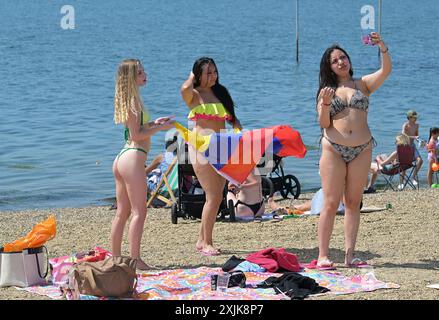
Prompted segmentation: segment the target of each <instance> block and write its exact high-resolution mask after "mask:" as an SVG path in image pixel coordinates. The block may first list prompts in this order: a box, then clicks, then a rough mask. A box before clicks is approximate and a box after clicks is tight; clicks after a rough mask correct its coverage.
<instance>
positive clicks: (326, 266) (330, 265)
mask: <svg viewBox="0 0 439 320" xmlns="http://www.w3.org/2000/svg"><path fill="white" fill-rule="evenodd" d="M305 268H308V269H316V270H336V269H337V268H336V267H335V266H334V262H332V261H330V260H328V259H325V260H322V261H320V263H319V262H318V261H317V260H312V261H311V262H310V263H309V264H307V265H305Z"/></svg>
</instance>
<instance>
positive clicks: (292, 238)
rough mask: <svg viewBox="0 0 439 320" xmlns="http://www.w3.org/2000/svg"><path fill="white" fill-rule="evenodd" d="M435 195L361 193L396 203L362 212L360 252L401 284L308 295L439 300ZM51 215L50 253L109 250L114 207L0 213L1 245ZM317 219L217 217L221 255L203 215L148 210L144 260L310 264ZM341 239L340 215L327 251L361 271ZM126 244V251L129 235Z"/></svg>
mask: <svg viewBox="0 0 439 320" xmlns="http://www.w3.org/2000/svg"><path fill="white" fill-rule="evenodd" d="M438 196H439V190H435V189H432V190H426V189H423V190H422V189H421V190H420V191H411V190H410V191H403V192H392V191H388V192H378V193H375V194H366V195H365V196H364V199H363V202H364V208H363V209H369V208H376V209H379V208H384V207H385V206H386V204H388V203H390V204H391V205H392V208H391V209H388V210H370V211H371V212H363V213H362V214H361V225H360V232H359V236H358V241H357V253H356V255H357V256H360V257H362V258H365V259H367V260H368V261H369V262H370V263H371V264H372V265H373V267H374V272H375V276H376V277H377V278H378V279H379V280H382V281H385V282H393V283H396V284H399V285H400V286H401V287H400V288H399V289H387V290H377V291H374V292H369V293H358V294H350V295H341V296H331V295H325V296H319V297H311V298H308V299H323V300H326V299H370V300H408V299H416V300H438V299H439V290H438V289H432V288H428V287H427V285H429V284H433V283H439V272H438V271H439V237H438V233H439V210H438V205H439V201H438ZM311 198H312V194H303V195H301V196H300V199H298V200H294V201H293V202H292V201H291V200H283V201H280V202H278V204H279V205H284V206H288V205H292V204H296V203H302V202H304V201H306V200H309V199H311ZM366 211H369V210H366ZM51 214H53V215H55V217H56V220H57V235H56V237H55V238H54V239H53V240H50V241H49V242H48V243H46V246H47V248H48V250H49V255H50V257H51V258H52V257H58V256H61V255H66V254H70V253H72V252H77V251H82V250H86V249H90V248H94V247H95V246H101V247H103V248H106V249H110V242H109V234H110V226H111V221H112V218H113V215H114V214H115V211H114V210H109V206H105V207H87V208H66V209H51V210H36V211H20V212H0V225H1V226H2V231H1V233H0V243H1V244H4V243H8V242H11V241H13V240H15V239H17V238H19V237H22V236H24V235H26V234H27V233H28V232H29V231H30V230H31V229H32V227H33V226H34V225H35V224H36V223H38V222H40V221H42V220H44V219H46V218H47V217H48V216H49V215H51ZM317 223H318V218H317V217H316V216H307V217H302V218H298V219H288V220H284V221H281V222H273V221H264V222H262V223H256V222H237V223H230V222H217V223H216V225H215V231H214V240H215V244H216V246H217V247H218V248H221V249H222V254H221V255H220V256H216V257H204V256H201V255H199V254H197V253H196V252H195V250H194V246H195V241H196V239H197V232H198V228H199V221H197V220H184V219H181V218H180V219H178V224H176V225H174V224H172V223H171V218H170V209H149V211H148V219H147V222H146V224H145V230H144V235H143V241H142V252H143V257H144V259H145V261H147V262H149V263H151V264H154V265H156V266H159V267H160V268H162V269H173V268H190V267H199V266H222V265H223V264H224V263H225V262H226V260H227V259H228V258H229V257H230V256H231V255H237V256H242V257H245V256H246V255H247V254H249V253H251V252H255V251H258V250H261V249H265V248H268V247H277V248H280V247H283V248H285V249H286V250H287V251H289V252H291V253H294V254H296V255H297V256H298V258H299V261H300V262H303V263H305V262H309V261H311V260H312V259H315V258H316V257H317V253H318V247H317ZM343 243H344V242H343V216H337V218H336V223H335V227H334V232H333V236H332V240H331V244H330V246H331V251H330V256H331V258H332V259H333V260H334V261H335V262H336V263H337V269H338V271H340V272H342V273H344V274H346V275H352V274H355V273H358V272H359V270H356V269H348V268H345V267H344V266H343V256H344V252H343V248H344V244H343ZM123 250H124V253H125V254H128V247H127V239H126V235H125V239H124V243H123ZM0 299H6V300H9V299H12V300H17V299H32V300H36V299H48V298H47V297H43V296H38V295H31V294H29V293H27V292H24V291H19V290H16V289H15V288H1V289H0Z"/></svg>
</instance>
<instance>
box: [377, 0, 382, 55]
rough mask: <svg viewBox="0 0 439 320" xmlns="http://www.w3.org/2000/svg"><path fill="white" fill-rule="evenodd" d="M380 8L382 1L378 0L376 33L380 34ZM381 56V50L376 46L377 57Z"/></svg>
mask: <svg viewBox="0 0 439 320" xmlns="http://www.w3.org/2000/svg"><path fill="white" fill-rule="evenodd" d="M381 8H382V2H381V0H378V33H379V34H380V36H381ZM380 57H381V51H380V48H378V58H380Z"/></svg>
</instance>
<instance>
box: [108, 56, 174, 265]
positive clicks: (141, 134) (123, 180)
mask: <svg viewBox="0 0 439 320" xmlns="http://www.w3.org/2000/svg"><path fill="white" fill-rule="evenodd" d="M146 79H147V77H146V73H145V71H144V69H143V65H142V63H141V62H140V61H139V60H137V59H127V60H124V61H122V62H121V63H120V65H119V68H118V71H117V78H116V88H115V94H114V122H115V123H116V124H119V123H123V124H124V125H125V146H124V147H123V148H122V150H121V151H120V152H119V154H118V155H117V156H116V159H114V162H113V174H114V178H115V182H116V202H117V209H116V210H117V211H116V215H115V217H114V219H113V222H112V225H111V250H112V254H113V255H114V256H120V255H121V254H122V249H121V247H122V237H123V232H124V229H125V225H126V222H127V221H128V218H129V217H130V215H132V218H131V221H130V224H129V230H128V241H129V250H130V256H131V258H133V259H136V260H137V268H138V269H140V270H148V269H150V268H151V266H149V265H148V264H146V263H145V262H144V261H143V260H142V259H141V257H140V242H141V240H142V234H143V228H144V223H145V218H146V201H145V199H146V190H147V188H146V173H145V161H146V157H147V154H148V151H149V147H150V145H151V136H152V135H153V134H155V133H157V132H159V131H161V130H169V129H171V128H173V127H174V124H173V123H174V121H173V120H171V119H170V117H162V118H158V119H156V120H155V121H149V120H150V116H149V114H148V112H147V111H146V110H145V109H144V106H143V102H142V98H141V96H140V92H139V88H140V87H141V86H144V85H145V84H146Z"/></svg>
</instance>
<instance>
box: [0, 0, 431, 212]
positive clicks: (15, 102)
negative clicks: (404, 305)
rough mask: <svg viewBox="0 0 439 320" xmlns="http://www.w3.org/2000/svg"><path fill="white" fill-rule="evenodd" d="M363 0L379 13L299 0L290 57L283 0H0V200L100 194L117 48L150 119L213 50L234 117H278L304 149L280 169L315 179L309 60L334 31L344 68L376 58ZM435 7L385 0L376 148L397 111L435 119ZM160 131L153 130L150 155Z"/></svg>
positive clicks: (26, 205) (117, 135) (106, 192)
mask: <svg viewBox="0 0 439 320" xmlns="http://www.w3.org/2000/svg"><path fill="white" fill-rule="evenodd" d="M365 5H372V6H373V7H374V8H375V16H376V21H375V23H378V1H377V0H375V1H367V3H366V2H362V1H351V0H341V1H337V2H331V1H324V0H314V1H300V6H299V12H298V13H299V14H298V16H299V21H298V22H299V23H298V25H299V31H300V33H299V35H300V41H299V44H300V48H299V63H296V55H295V53H296V47H295V37H296V6H295V2H294V1H289V0H253V1H235V0H222V1H201V0H194V1H182V0H173V1H170V0H167V1H152V0H147V1H124V2H122V1H116V0H106V1H88V2H86V1H78V0H72V1H68V3H63V2H62V1H49V0H45V1H24V0H16V1H13V2H11V1H1V2H0V27H1V29H0V57H1V62H2V63H1V65H2V68H1V76H0V110H1V117H0V137H1V142H2V143H1V148H0V210H21V209H33V208H53V207H80V206H88V205H100V204H107V203H109V202H110V201H111V199H112V198H113V197H114V179H113V176H112V171H111V165H112V161H113V159H114V157H115V155H116V154H117V153H118V151H119V150H120V149H121V147H122V146H123V143H124V141H123V127H122V126H116V125H114V123H113V108H114V107H113V97H114V79H115V73H116V69H117V65H118V64H119V63H120V61H121V60H122V59H124V58H139V59H140V60H141V61H142V62H143V64H144V67H145V70H146V71H147V73H148V84H147V86H146V87H145V88H142V90H141V94H142V97H143V100H144V102H145V105H146V106H147V108H148V109H149V111H150V113H151V114H152V117H159V116H166V115H176V119H177V121H179V122H182V123H184V124H187V122H186V117H187V112H188V109H187V107H186V106H185V104H184V102H183V100H182V98H181V96H180V92H179V89H180V86H181V84H182V83H183V81H185V80H186V79H187V77H188V75H189V72H190V70H191V67H192V65H193V62H194V61H195V60H196V59H197V58H198V57H200V56H210V57H212V58H214V59H215V61H216V63H217V66H218V71H219V77H220V81H221V83H223V84H224V85H225V86H226V87H227V88H228V89H229V91H230V93H231V95H232V97H233V99H234V101H235V103H236V105H237V109H236V113H237V115H238V116H239V119H240V120H241V122H242V124H243V126H244V128H246V129H253V128H261V127H268V126H272V125H277V124H289V125H291V126H293V128H294V129H296V130H298V131H299V132H300V133H301V135H302V138H303V141H304V143H305V144H306V145H307V146H308V153H307V155H306V157H305V158H304V159H296V158H286V159H284V168H285V172H286V173H287V174H294V175H295V176H296V177H297V178H298V179H299V181H300V183H301V186H302V190H303V191H306V190H317V189H318V188H319V187H320V176H319V174H318V171H319V170H318V165H317V163H318V158H319V137H320V128H319V125H318V123H317V117H316V112H315V96H316V90H317V87H318V73H319V64H320V58H321V56H322V54H323V52H324V50H325V49H326V48H327V47H328V46H330V45H331V44H332V43H334V42H338V43H339V44H340V45H341V46H342V47H344V48H345V49H346V50H347V51H348V53H349V54H350V57H351V60H352V63H353V68H354V72H355V74H354V75H355V76H356V77H360V76H361V75H364V74H368V73H371V72H374V71H375V70H377V69H378V68H379V66H380V62H379V57H378V49H377V48H376V47H371V46H365V45H364V44H363V43H362V41H361V33H362V30H361V25H360V22H361V18H362V17H363V16H364V14H362V11H361V10H362V7H363V6H365ZM72 9H73V10H72ZM72 13H73V15H72ZM438 16H439V4H438V3H437V1H434V0H430V1H422V2H415V1H409V0H402V1H398V2H394V1H383V7H382V38H383V39H384V40H385V41H386V44H387V45H388V47H389V52H390V54H391V57H392V60H393V71H392V74H391V75H390V77H389V79H388V80H387V81H386V82H385V83H384V84H383V86H382V87H381V88H380V89H379V90H378V91H377V92H375V93H374V94H373V95H372V96H371V100H370V109H369V125H370V128H371V130H372V134H373V136H374V137H375V139H376V140H377V142H378V146H377V148H376V149H375V150H374V155H376V154H380V153H384V152H385V153H389V152H391V151H392V150H393V149H394V144H393V142H394V137H395V135H396V134H397V133H398V132H400V131H401V127H402V124H403V123H404V121H406V118H405V113H406V111H407V110H409V109H416V110H417V111H418V114H419V115H420V117H419V119H418V121H419V123H420V135H421V137H422V138H423V139H424V140H426V139H427V138H428V129H429V127H431V126H434V125H435V126H437V125H439V123H438V119H439V117H438V107H437V102H436V100H435V92H436V91H437V88H436V87H437V81H436V79H437V74H438V73H439V64H438V52H439V42H438V41H437V39H438V38H439V31H438V30H439V25H438V24H439V22H438V20H437V17H438ZM414 20H416V23H413V21H414ZM376 28H377V26H376ZM164 137H165V133H164V132H161V133H159V134H157V135H155V136H154V137H153V140H152V146H151V152H150V155H149V159H152V158H153V157H154V156H155V155H156V154H158V153H159V152H161V151H162V150H163V148H164ZM421 154H423V155H425V157H424V158H425V159H426V152H424V151H422V152H421ZM426 170H427V169H426V165H424V166H423V168H422V169H421V172H420V178H421V182H423V183H425V177H426Z"/></svg>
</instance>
